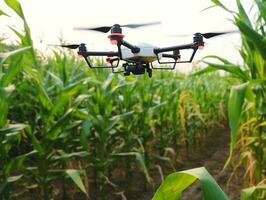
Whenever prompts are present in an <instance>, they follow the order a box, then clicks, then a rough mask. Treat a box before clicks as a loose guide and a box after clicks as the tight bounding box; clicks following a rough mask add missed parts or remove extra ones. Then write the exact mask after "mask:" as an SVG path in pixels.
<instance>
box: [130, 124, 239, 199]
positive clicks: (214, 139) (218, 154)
mask: <svg viewBox="0 0 266 200" xmlns="http://www.w3.org/2000/svg"><path fill="white" fill-rule="evenodd" d="M229 146H230V130H229V129H228V128H222V129H217V132H216V133H214V134H213V135H212V136H211V137H209V138H208V139H207V141H206V143H205V144H204V145H203V146H202V147H201V148H200V149H199V151H197V152H193V153H192V154H191V156H190V157H189V158H188V159H185V160H183V161H182V162H183V165H181V166H179V167H177V171H181V170H187V169H191V168H197V167H203V166H204V167H205V168H206V169H207V170H208V171H209V173H210V174H211V175H212V176H213V177H214V179H215V180H216V182H217V183H218V184H219V185H220V187H221V188H222V189H223V191H224V192H225V193H226V194H227V195H228V196H229V198H230V199H231V200H238V199H240V193H241V189H242V185H243V176H244V170H243V169H241V168H240V169H239V170H237V172H236V173H235V174H234V176H233V178H232V179H231V181H230V182H229V183H228V180H229V178H230V176H231V174H232V171H233V169H232V167H231V166H228V167H227V168H226V169H225V170H223V168H224V164H225V162H226V160H227V158H228V155H229ZM170 173H171V172H170V171H168V172H165V174H166V175H167V174H170ZM159 182H160V181H159ZM158 186H159V185H158V182H157V185H156V189H157V188H158ZM154 193H155V192H151V191H147V192H146V193H144V194H143V195H141V196H140V197H139V198H134V199H132V200H135V199H138V200H150V199H152V197H153V195H154ZM181 199H182V200H201V199H203V198H202V196H201V189H200V184H199V182H195V183H194V184H192V185H191V186H190V187H189V188H188V189H187V190H185V191H184V192H183V194H182V197H181ZM128 200H131V199H130V198H128Z"/></svg>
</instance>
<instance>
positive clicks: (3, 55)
mask: <svg viewBox="0 0 266 200" xmlns="http://www.w3.org/2000/svg"><path fill="white" fill-rule="evenodd" d="M29 49H31V47H30V46H28V47H24V48H21V49H17V50H14V51H10V52H8V53H0V58H1V62H0V67H2V65H3V64H4V63H5V62H6V60H7V59H8V58H10V57H13V56H16V55H18V54H21V53H23V52H25V51H28V50H29Z"/></svg>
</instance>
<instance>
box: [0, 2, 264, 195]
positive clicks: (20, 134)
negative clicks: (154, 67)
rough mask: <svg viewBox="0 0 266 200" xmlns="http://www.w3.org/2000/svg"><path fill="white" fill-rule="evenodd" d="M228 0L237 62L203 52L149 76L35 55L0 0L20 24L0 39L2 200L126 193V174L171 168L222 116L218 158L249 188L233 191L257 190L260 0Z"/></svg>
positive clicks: (65, 54)
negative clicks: (186, 67)
mask: <svg viewBox="0 0 266 200" xmlns="http://www.w3.org/2000/svg"><path fill="white" fill-rule="evenodd" d="M213 2H214V3H215V4H217V5H218V6H220V7H222V9H225V10H227V11H229V12H231V11H230V10H229V9H228V8H226V7H225V6H224V5H223V4H222V3H221V2H220V1H218V0H213ZM236 2H237V5H238V9H239V11H238V12H237V13H235V12H232V15H233V17H234V22H235V24H236V26H237V27H238V28H239V30H240V33H241V37H242V46H241V49H240V53H241V56H242V57H243V60H244V65H243V66H238V65H235V64H233V63H231V62H230V61H228V60H225V59H223V58H219V57H217V56H209V57H207V58H204V60H203V62H205V63H206V64H207V67H206V68H204V69H203V70H200V71H193V72H191V73H190V74H189V75H185V74H182V73H178V72H161V71H158V72H156V73H155V74H154V77H153V78H152V79H150V78H149V77H146V76H139V77H124V76H121V75H117V74H112V73H111V72H110V71H107V70H101V69H99V70H90V69H88V67H87V65H86V63H84V62H83V61H82V60H79V59H78V58H76V55H75V54H74V53H73V52H70V51H61V50H58V49H57V50H56V49H55V50H54V52H53V55H50V56H47V57H42V56H40V53H39V52H38V50H36V49H34V48H33V42H32V39H31V32H30V27H29V25H28V24H27V21H26V19H25V16H24V13H23V10H22V8H21V5H20V3H19V2H18V1H17V0H5V3H6V4H7V5H8V6H9V7H10V8H11V9H12V10H13V11H14V12H15V13H16V14H17V15H18V16H19V17H20V18H21V19H22V23H23V27H24V30H23V32H20V31H18V30H16V29H14V28H12V30H13V32H14V33H15V34H16V36H17V37H18V38H19V41H18V43H17V44H12V45H10V44H7V43H5V40H4V39H0V143H1V145H0V196H1V199H5V200H7V199H44V200H49V199H101V200H105V199H115V198H118V199H121V198H122V199H126V194H127V191H128V190H129V188H130V187H131V186H132V185H133V184H134V183H132V180H133V179H134V177H136V176H137V177H141V178H142V179H144V180H145V187H154V180H153V174H152V173H151V171H153V170H154V169H155V168H156V169H157V168H158V170H159V171H160V169H162V168H164V167H168V168H171V169H172V170H173V171H175V170H176V167H175V166H177V164H178V162H180V161H182V159H183V158H184V157H189V156H190V154H191V152H193V151H197V150H198V149H199V148H200V147H201V146H202V144H204V142H205V140H206V138H209V137H213V132H215V130H216V129H217V128H219V127H226V126H227V122H229V126H230V129H231V145H230V155H229V158H228V161H227V163H226V166H228V165H232V166H233V167H234V169H235V170H237V168H238V167H239V166H245V169H246V172H245V183H244V187H245V188H248V187H253V189H254V190H253V191H252V194H250V192H249V191H248V192H246V191H245V190H243V195H242V197H241V198H242V199H251V198H249V197H247V196H249V195H248V194H247V193H249V194H250V196H251V195H253V196H252V198H254V199H264V198H265V195H266V194H265V174H266V171H265V170H266V157H265V155H266V154H265V153H266V152H265V151H266V137H265V132H266V131H265V127H266V110H265V108H266V85H265V76H266V75H265V69H266V54H265V53H266V40H265V38H266V36H265V30H264V29H265V23H266V2H265V1H264V0H255V1H254V6H256V7H255V8H254V7H253V9H257V10H258V12H256V14H255V16H254V17H253V18H252V19H251V18H249V13H247V12H246V11H245V9H244V8H243V7H242V5H241V2H240V0H237V1H236ZM5 15H7V14H6V13H5V11H4V10H1V9H0V18H1V17H7V16H5ZM252 20H253V21H252ZM210 58H212V59H214V60H217V61H219V62H218V64H216V63H215V62H214V61H212V63H211V62H210V61H209V60H208V59H210ZM94 62H95V63H94V64H95V65H96V66H101V65H102V64H103V63H102V61H101V60H95V61H94ZM213 62H214V63H213ZM216 70H217V71H218V70H224V71H226V72H227V73H226V75H220V73H219V72H215V71H216ZM219 137H223V135H220V136H219ZM234 154H239V155H240V156H239V157H237V158H235V157H234ZM177 197H179V195H178V196H177ZM156 198H157V199H160V198H159V197H156ZM161 199H163V198H161ZM173 199H174V197H173ZM175 199H176V198H175Z"/></svg>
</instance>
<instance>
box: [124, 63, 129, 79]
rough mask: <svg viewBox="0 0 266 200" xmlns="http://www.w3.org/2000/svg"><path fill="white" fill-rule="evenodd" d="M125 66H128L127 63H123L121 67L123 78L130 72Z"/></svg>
mask: <svg viewBox="0 0 266 200" xmlns="http://www.w3.org/2000/svg"><path fill="white" fill-rule="evenodd" d="M127 66H128V64H127V63H124V64H123V67H124V76H129V75H130V72H129V71H128V70H127Z"/></svg>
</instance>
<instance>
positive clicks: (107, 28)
mask: <svg viewBox="0 0 266 200" xmlns="http://www.w3.org/2000/svg"><path fill="white" fill-rule="evenodd" d="M111 28H112V26H100V27H95V28H86V27H75V28H74V30H79V31H98V32H102V33H108V32H109V31H110V29H111Z"/></svg>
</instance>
